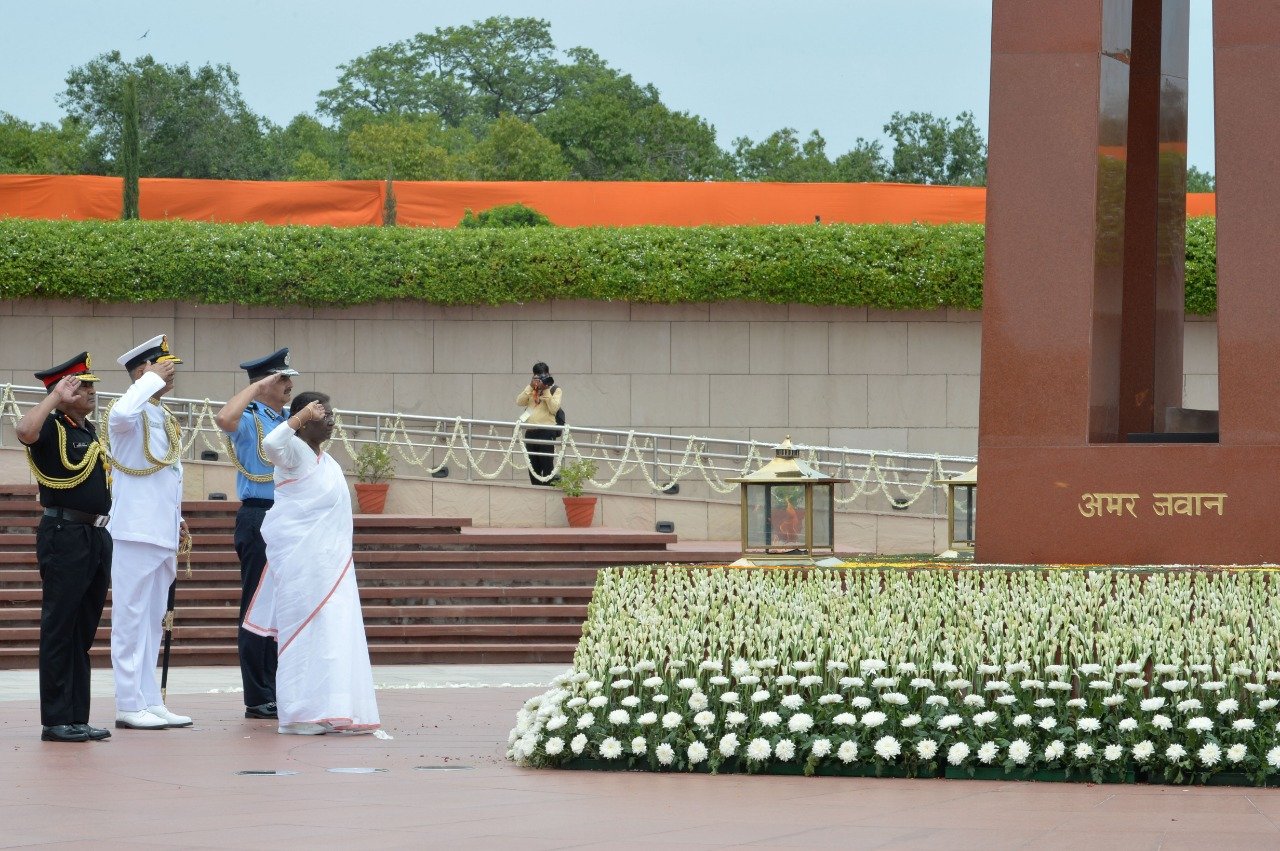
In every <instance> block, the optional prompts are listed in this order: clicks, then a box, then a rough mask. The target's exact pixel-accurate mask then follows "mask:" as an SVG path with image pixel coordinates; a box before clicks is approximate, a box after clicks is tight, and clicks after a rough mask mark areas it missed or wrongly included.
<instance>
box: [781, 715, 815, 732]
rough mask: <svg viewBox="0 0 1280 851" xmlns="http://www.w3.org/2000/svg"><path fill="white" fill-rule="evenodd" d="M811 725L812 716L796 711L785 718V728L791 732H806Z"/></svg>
mask: <svg viewBox="0 0 1280 851" xmlns="http://www.w3.org/2000/svg"><path fill="white" fill-rule="evenodd" d="M812 727H813V716H811V715H806V714H805V713H803V712H797V713H796V714H795V715H792V716H791V717H790V718H788V719H787V729H788V730H790V731H791V732H793V733H807V732H809V730H810V729H811V728H812Z"/></svg>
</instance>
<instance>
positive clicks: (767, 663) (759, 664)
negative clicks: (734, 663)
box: [751, 656, 778, 671]
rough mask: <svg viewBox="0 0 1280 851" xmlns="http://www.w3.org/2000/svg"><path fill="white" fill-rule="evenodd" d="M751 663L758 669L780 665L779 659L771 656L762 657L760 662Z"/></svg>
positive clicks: (764, 669)
mask: <svg viewBox="0 0 1280 851" xmlns="http://www.w3.org/2000/svg"><path fill="white" fill-rule="evenodd" d="M751 665H752V667H754V668H755V669H756V670H757V671H767V670H769V669H770V668H776V667H778V660H777V659H774V658H773V657H772V656H770V657H769V658H768V659H761V660H760V661H758V662H752V663H751Z"/></svg>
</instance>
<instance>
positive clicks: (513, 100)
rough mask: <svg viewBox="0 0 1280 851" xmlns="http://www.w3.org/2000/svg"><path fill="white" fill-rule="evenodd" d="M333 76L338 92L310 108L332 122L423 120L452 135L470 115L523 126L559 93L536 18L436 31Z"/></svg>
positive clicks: (376, 52) (546, 33) (551, 50)
mask: <svg viewBox="0 0 1280 851" xmlns="http://www.w3.org/2000/svg"><path fill="white" fill-rule="evenodd" d="M338 68H339V70H340V71H341V72H342V73H341V75H340V76H339V77H338V84H337V85H336V86H334V87H333V88H332V89H326V90H325V91H322V92H321V93H320V98H319V101H318V103H317V105H318V108H319V110H320V111H321V112H322V113H324V114H326V115H329V116H331V117H333V118H334V119H336V120H338V121H343V119H344V116H346V115H347V113H349V112H352V111H354V110H359V109H365V110H368V111H369V112H371V113H373V114H374V115H377V116H400V115H419V114H423V113H428V112H429V113H433V114H435V115H438V116H439V117H440V118H441V119H442V120H443V121H444V122H445V123H446V124H447V125H448V126H451V127H458V126H461V125H462V123H463V121H464V120H465V119H466V118H467V117H468V116H471V115H480V116H483V117H485V118H488V119H490V120H494V119H497V118H498V117H499V116H502V115H514V116H516V117H517V118H523V119H526V120H527V119H529V118H532V117H533V116H535V115H540V114H542V113H543V112H546V111H547V110H548V109H549V108H550V107H551V105H552V104H553V103H554V102H555V100H556V97H557V95H558V93H559V91H560V85H561V82H560V74H561V66H560V63H559V61H558V60H557V59H556V57H555V44H554V43H553V42H552V40H551V29H550V24H548V23H547V22H546V21H544V20H540V19H538V18H508V17H491V18H486V19H485V20H483V21H479V22H477V23H474V24H472V25H470V26H463V27H442V28H437V29H436V30H435V31H433V32H430V33H419V34H417V35H415V36H414V37H413V38H411V39H408V40H406V41H400V42H396V43H394V44H389V45H385V46H382V47H376V48H374V49H373V50H371V51H369V52H368V53H366V54H364V55H363V56H359V57H357V58H356V59H353V60H352V61H351V62H347V63H344V64H342V65H339V66H338Z"/></svg>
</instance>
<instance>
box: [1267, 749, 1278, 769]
mask: <svg viewBox="0 0 1280 851" xmlns="http://www.w3.org/2000/svg"><path fill="white" fill-rule="evenodd" d="M1267 765H1269V766H1271V767H1272V768H1280V746H1278V747H1274V748H1272V749H1271V750H1269V751H1267Z"/></svg>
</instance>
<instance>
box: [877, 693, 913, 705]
mask: <svg viewBox="0 0 1280 851" xmlns="http://www.w3.org/2000/svg"><path fill="white" fill-rule="evenodd" d="M880 701H881V702H882V703H887V704H889V705H890V706H906V705H907V703H908V702H909V701H908V700H907V696H906V695H905V694H903V693H902V692H897V691H886V692H885V693H884V694H882V695H880Z"/></svg>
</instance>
